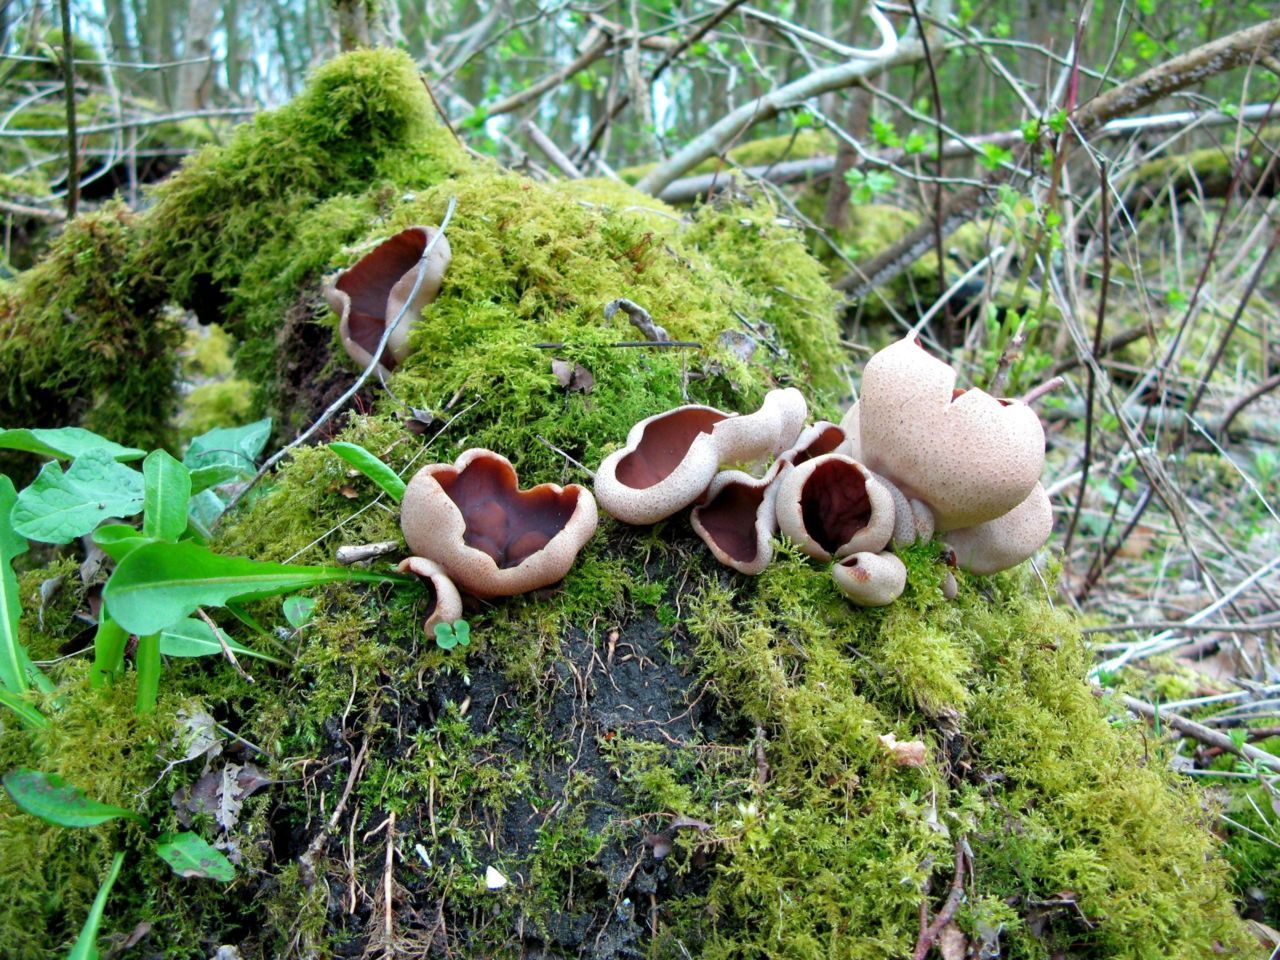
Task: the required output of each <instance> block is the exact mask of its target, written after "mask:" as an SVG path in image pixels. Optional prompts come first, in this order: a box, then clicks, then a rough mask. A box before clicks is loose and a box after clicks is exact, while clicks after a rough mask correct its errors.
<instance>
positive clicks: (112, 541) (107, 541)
mask: <svg viewBox="0 0 1280 960" xmlns="http://www.w3.org/2000/svg"><path fill="white" fill-rule="evenodd" d="M93 542H94V543H95V544H97V546H98V549H99V550H101V551H102V552H103V553H105V554H106V555H107V556H108V557H110V558H111V559H112V560H114V561H115V562H116V563H119V562H120V561H121V560H123V559H124V558H125V557H127V556H128V555H129V554H131V553H133V551H135V550H137V549H138V548H139V547H144V546H146V545H147V544H148V543H156V542H157V541H156V539H155V538H154V537H148V536H146V535H144V534H143V533H142V532H141V531H140V530H139V529H138V528H137V527H131V526H129V525H128V524H127V523H104V524H103V525H102V526H100V527H98V529H96V530H94V531H93Z"/></svg>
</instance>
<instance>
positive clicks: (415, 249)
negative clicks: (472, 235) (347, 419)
mask: <svg viewBox="0 0 1280 960" xmlns="http://www.w3.org/2000/svg"><path fill="white" fill-rule="evenodd" d="M437 232H438V231H437V230H436V228H435V227H409V228H408V229H407V230H401V231H400V232H399V233H397V234H395V235H394V236H392V237H388V238H387V239H386V240H384V241H382V243H380V244H378V245H377V246H376V247H374V248H373V249H372V250H370V251H369V252H368V253H366V254H365V255H364V256H363V257H361V258H360V260H359V261H358V262H357V263H356V264H355V265H354V266H352V267H349V268H348V269H346V270H343V271H342V272H341V273H340V274H338V276H337V277H336V278H335V279H334V280H333V281H332V282H331V283H329V284H326V285H325V290H324V295H325V299H326V300H328V301H329V306H330V307H332V308H333V310H334V312H335V313H337V314H339V315H340V316H341V317H342V321H341V323H340V324H339V326H338V333H339V335H340V336H341V338H342V345H343V346H344V347H345V348H346V351H347V354H348V355H349V356H350V357H351V359H353V360H354V361H355V362H356V363H358V364H360V366H362V367H367V366H368V365H369V362H370V360H372V359H373V351H374V350H376V349H377V347H378V341H379V340H381V339H382V334H383V332H384V331H385V330H386V328H387V324H388V323H391V322H393V321H394V320H395V319H396V317H397V316H399V314H400V310H401V308H402V307H404V305H405V302H406V301H407V300H408V299H409V294H410V293H412V292H413V286H414V284H415V283H416V282H417V280H418V274H419V272H422V273H423V277H422V283H421V284H420V285H419V287H418V292H417V294H416V295H415V296H414V297H413V300H412V302H410V303H409V306H408V309H407V310H405V313H404V316H403V317H402V318H401V320H400V323H399V324H398V325H397V326H396V329H395V330H394V331H393V332H392V334H391V338H390V339H389V340H388V341H387V346H386V349H385V350H384V351H383V354H382V356H381V357H380V358H379V359H380V361H381V365H382V368H383V370H384V372H388V371H391V370H393V369H395V367H396V364H398V363H400V362H402V361H403V360H404V358H405V357H406V356H408V354H409V331H410V329H411V328H412V327H413V325H414V323H416V322H417V321H418V319H419V318H420V317H421V315H422V310H423V308H424V307H426V306H427V304H429V303H431V302H432V301H433V300H435V298H436V295H437V294H438V293H439V292H440V283H441V280H442V279H443V277H444V272H445V270H446V269H447V268H448V266H449V260H450V257H451V253H450V251H449V241H448V239H447V238H446V237H443V236H442V237H441V238H440V240H439V242H437V243H436V245H435V247H434V248H432V250H431V255H430V256H428V257H427V259H426V261H425V262H424V261H423V259H422V254H423V251H425V250H426V248H427V244H429V243H430V242H431V239H432V238H433V237H434V236H435V235H436V233H437Z"/></svg>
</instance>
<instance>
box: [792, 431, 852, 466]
mask: <svg viewBox="0 0 1280 960" xmlns="http://www.w3.org/2000/svg"><path fill="white" fill-rule="evenodd" d="M844 439H845V433H844V430H842V429H841V428H840V427H837V426H836V425H835V424H827V426H825V427H823V428H822V430H821V431H820V432H819V433H818V435H817V436H816V437H814V438H813V440H811V441H810V442H809V443H807V444H805V446H803V447H797V448H795V451H794V453H792V454H791V455H790V456H788V457H787V458H786V459H788V460H790V461H791V462H792V463H794V464H795V465H796V466H799V465H800V464H802V463H804V462H805V461H807V460H812V459H814V458H815V457H824V456H826V455H827V454H828V453H834V452H835V450H836V448H837V447H839V446H840V444H842V443H844Z"/></svg>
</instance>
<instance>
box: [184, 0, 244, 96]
mask: <svg viewBox="0 0 1280 960" xmlns="http://www.w3.org/2000/svg"><path fill="white" fill-rule="evenodd" d="M217 22H218V7H217V6H216V5H215V4H212V3H208V2H207V0H190V3H189V4H188V5H187V23H186V36H185V38H184V43H183V50H182V58H183V59H184V60H198V61H199V62H197V63H184V64H183V65H182V66H181V67H179V68H178V82H177V92H176V93H175V94H174V98H173V100H174V103H173V105H174V107H175V108H177V109H178V110H199V109H201V108H202V107H207V106H208V105H209V93H210V91H211V88H212V86H213V58H212V52H213V50H212V47H211V46H210V43H209V38H210V37H211V36H212V35H213V30H214V27H215V26H216V25H217ZM229 32H230V31H229V30H228V33H229Z"/></svg>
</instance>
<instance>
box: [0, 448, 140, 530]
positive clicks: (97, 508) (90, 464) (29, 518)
mask: <svg viewBox="0 0 1280 960" xmlns="http://www.w3.org/2000/svg"><path fill="white" fill-rule="evenodd" d="M142 498H143V483H142V474H140V473H138V471H137V470H131V469H129V468H128V467H126V466H123V465H122V464H119V463H117V462H116V461H115V460H113V459H112V457H111V455H110V454H109V453H107V452H106V451H104V450H90V451H88V452H87V453H85V454H82V455H81V456H79V457H77V458H76V460H75V462H74V463H72V464H71V466H70V467H69V468H68V469H67V472H66V473H63V472H62V465H61V464H60V463H58V462H57V461H56V460H51V461H49V462H48V463H46V464H45V465H44V467H43V468H42V469H41V470H40V474H39V475H38V476H37V477H36V479H35V481H34V482H33V483H32V484H31V486H29V487H27V488H26V489H25V490H23V491H22V492H21V493H19V494H18V501H17V503H16V504H15V505H14V508H13V512H12V514H11V516H12V522H13V528H14V530H16V531H17V532H18V533H20V534H21V535H22V536H24V537H27V538H29V539H31V540H40V541H42V542H43V543H69V542H70V541H72V540H74V539H75V538H76V537H79V536H83V535H84V534H86V533H88V532H89V531H90V530H92V529H93V528H94V527H96V526H97V525H98V524H99V523H101V522H102V521H103V520H107V519H110V518H112V517H115V518H120V517H129V516H132V515H133V514H135V513H138V512H139V511H140V510H141V509H142Z"/></svg>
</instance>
